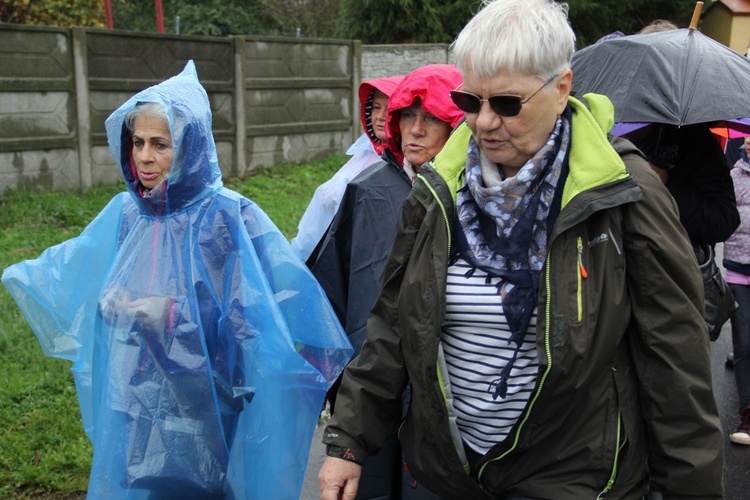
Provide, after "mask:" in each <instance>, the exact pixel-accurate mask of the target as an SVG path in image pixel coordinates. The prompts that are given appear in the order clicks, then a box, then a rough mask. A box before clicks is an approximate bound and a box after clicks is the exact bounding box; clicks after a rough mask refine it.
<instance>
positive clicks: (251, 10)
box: [112, 0, 276, 36]
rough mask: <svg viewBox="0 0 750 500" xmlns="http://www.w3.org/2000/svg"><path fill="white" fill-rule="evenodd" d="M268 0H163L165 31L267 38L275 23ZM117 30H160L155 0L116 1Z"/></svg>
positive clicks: (113, 2) (113, 9)
mask: <svg viewBox="0 0 750 500" xmlns="http://www.w3.org/2000/svg"><path fill="white" fill-rule="evenodd" d="M264 1H265V0H163V1H162V9H163V13H164V29H165V31H166V32H168V33H176V32H177V16H179V18H180V21H179V24H180V25H179V29H180V34H181V35H205V36H228V35H253V34H255V35H265V34H271V33H273V32H274V31H275V29H276V28H275V24H274V21H273V19H272V18H271V16H270V15H268V14H267V13H266V8H265V7H264V5H263V4H264ZM112 16H113V17H114V24H115V28H117V29H124V30H133V31H156V16H155V13H154V2H153V0H112Z"/></svg>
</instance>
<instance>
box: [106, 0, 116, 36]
mask: <svg viewBox="0 0 750 500" xmlns="http://www.w3.org/2000/svg"><path fill="white" fill-rule="evenodd" d="M104 18H105V21H104V22H105V23H106V25H107V29H109V30H111V29H113V28H114V27H115V20H114V18H113V17H112V0H104Z"/></svg>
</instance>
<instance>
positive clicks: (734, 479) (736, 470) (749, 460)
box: [711, 322, 750, 500]
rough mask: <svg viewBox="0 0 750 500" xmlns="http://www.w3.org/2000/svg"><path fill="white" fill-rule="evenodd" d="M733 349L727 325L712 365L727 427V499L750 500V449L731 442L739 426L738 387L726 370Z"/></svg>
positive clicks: (715, 346)
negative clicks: (731, 436) (727, 358)
mask: <svg viewBox="0 0 750 500" xmlns="http://www.w3.org/2000/svg"><path fill="white" fill-rule="evenodd" d="M731 350H732V331H731V329H730V327H729V323H728V322H727V324H726V325H724V328H723V329H722V331H721V335H720V336H719V339H718V340H717V341H716V342H713V343H712V344H711V363H712V371H713V385H714V393H715V394H716V402H717V403H718V405H719V416H720V417H721V424H722V427H723V428H724V434H725V445H724V500H748V499H750V446H742V445H736V444H733V443H731V442H730V441H729V434H731V433H732V432H734V430H735V428H736V427H737V424H738V423H739V415H738V413H737V408H738V406H737V404H738V403H737V386H736V385H735V381H734V373H733V372H732V370H730V369H728V368H726V366H725V360H726V355H727V353H728V352H730V351H731Z"/></svg>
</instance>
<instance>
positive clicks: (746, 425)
mask: <svg viewBox="0 0 750 500" xmlns="http://www.w3.org/2000/svg"><path fill="white" fill-rule="evenodd" d="M740 417H741V418H742V420H741V421H740V425H738V426H737V430H736V431H734V433H733V434H731V435H730V436H729V440H730V441H731V442H733V443H737V444H746V445H750V407H745V408H740Z"/></svg>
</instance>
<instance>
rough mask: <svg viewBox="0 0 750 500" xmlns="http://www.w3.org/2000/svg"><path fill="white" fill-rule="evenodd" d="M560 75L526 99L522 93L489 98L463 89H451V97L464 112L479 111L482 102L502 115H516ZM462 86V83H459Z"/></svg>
mask: <svg viewBox="0 0 750 500" xmlns="http://www.w3.org/2000/svg"><path fill="white" fill-rule="evenodd" d="M558 76H560V73H558V74H556V75H555V76H553V77H552V78H550V79H549V80H547V81H546V82H545V83H544V85H542V86H541V87H539V88H538V89H537V91H536V92H534V93H533V94H531V95H530V96H529V97H527V98H526V99H522V98H521V96H520V95H507V94H503V95H493V96H492V97H489V98H487V99H482V98H481V97H479V96H478V95H474V94H472V93H470V92H463V91H461V90H451V99H452V100H453V103H454V104H455V105H456V107H457V108H458V109H460V110H461V111H463V112H464V113H479V110H481V109H482V103H483V102H488V103H490V107H491V108H492V111H494V112H495V113H496V114H498V115H500V116H506V117H507V116H516V115H517V114H518V113H520V112H521V107H522V106H523V105H524V104H526V103H527V102H529V99H531V98H532V97H534V96H535V95H537V94H538V93H539V92H540V91H541V90H542V89H543V88H544V87H546V86H547V85H549V84H550V83H552V81H553V80H554V79H555V78H557V77H558ZM459 87H460V85H459Z"/></svg>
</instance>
